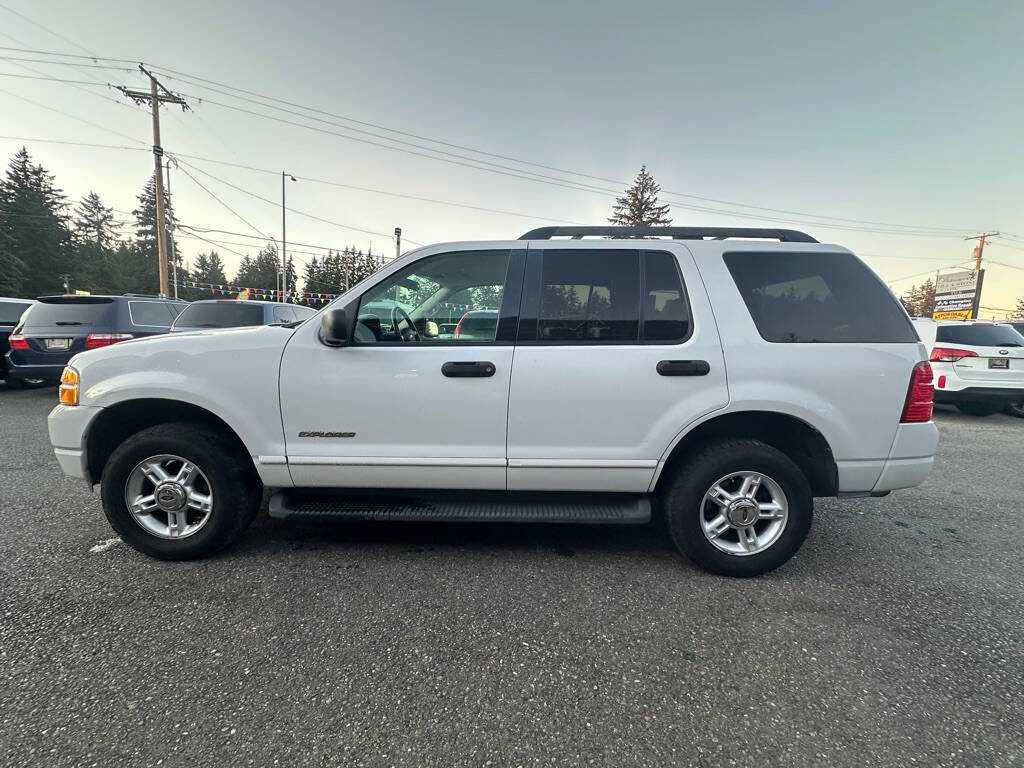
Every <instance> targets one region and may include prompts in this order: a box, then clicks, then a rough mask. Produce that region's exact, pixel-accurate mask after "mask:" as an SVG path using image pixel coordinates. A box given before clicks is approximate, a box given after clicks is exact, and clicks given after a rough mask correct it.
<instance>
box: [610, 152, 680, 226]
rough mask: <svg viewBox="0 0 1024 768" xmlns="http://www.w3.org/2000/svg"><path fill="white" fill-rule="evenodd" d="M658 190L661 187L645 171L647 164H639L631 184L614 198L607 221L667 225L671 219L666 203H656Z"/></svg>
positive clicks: (627, 223) (627, 224)
mask: <svg viewBox="0 0 1024 768" xmlns="http://www.w3.org/2000/svg"><path fill="white" fill-rule="evenodd" d="M660 192H661V187H660V186H658V184H656V183H655V181H654V177H653V176H651V174H650V173H648V172H647V166H646V165H642V166H640V173H638V174H637V175H636V179H635V180H634V181H633V184H632V185H631V186H630V187H628V188H627V189H626V192H625V194H624V195H623V196H622V197H619V198H617V199H616V200H615V205H614V206H612V215H611V216H610V217H609V218H608V223H610V224H617V225H620V226H624V227H649V226H656V225H657V226H661V225H664V226H668V225H669V224H671V223H672V219H670V218H668V214H669V207H668V205H659V204H658V194H659V193H660Z"/></svg>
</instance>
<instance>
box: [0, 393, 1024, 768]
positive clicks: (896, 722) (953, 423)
mask: <svg viewBox="0 0 1024 768" xmlns="http://www.w3.org/2000/svg"><path fill="white" fill-rule="evenodd" d="M53 400H54V394H53V392H52V391H47V392H17V391H9V390H5V389H4V388H3V387H2V386H0V764H2V765H5V766H8V765H10V766H20V765H26V766H28V765H31V766H49V765H61V766H64V765H67V766H71V765H75V766H77V765H98V766H112V765H122V764H123V765H158V764H160V765H171V766H177V765H210V766H213V765H216V766H245V765H260V766H263V765H282V766H297V765H307V764H308V765H316V766H321V765H323V766H327V765H366V766H392V765H394V766H433V765H437V766H456V765H458V766H461V765H466V766H487V765H493V766H506V765H508V766H533V765H544V766H550V765H600V766H630V765H656V766H667V765H694V766H726V765H728V766H732V765H735V766H766V765H795V766H810V765H828V766H846V765H856V766H880V765H893V766H896V765H899V766H907V765H919V766H946V765H972V766H993V767H995V766H1022V765H1024V651H1022V640H1024V600H1022V595H1021V587H1022V585H1024V562H1022V557H1021V551H1022V541H1024V533H1022V532H1024V527H1022V525H1021V522H1022V517H1021V507H1020V499H1021V498H1022V497H1024V474H1022V473H1021V466H1022V459H1024V441H1022V437H1024V422H1020V421H1016V420H1013V419H1010V418H1008V417H1004V416H995V417H992V418H988V419H975V418H968V417H964V416H960V415H959V414H956V413H953V412H944V413H942V414H940V415H939V417H938V420H939V423H940V425H941V428H942V433H943V440H942V446H941V457H940V461H939V464H938V471H937V472H936V473H935V475H934V476H933V477H932V479H931V480H930V481H929V483H928V484H927V485H926V486H925V487H923V488H921V489H918V490H916V491H912V492H905V493H902V494H894V495H893V496H891V497H890V498H888V499H878V500H862V501H846V502H843V503H841V504H840V503H838V502H831V501H830V502H823V503H821V504H820V505H819V508H818V516H817V519H816V522H815V526H814V529H813V530H812V532H811V536H810V539H809V540H808V542H807V544H806V545H805V546H804V549H803V550H802V551H801V553H800V554H799V555H798V556H797V557H796V559H795V560H794V561H792V562H791V563H789V564H788V565H787V566H785V567H784V568H782V569H781V570H779V571H777V572H776V573H774V574H772V575H770V576H767V577H764V578H760V579H756V580H749V581H736V580H729V579H723V578H719V577H715V576H711V575H708V574H705V573H703V572H700V571H697V570H695V569H694V568H692V567H691V566H689V565H687V564H686V563H684V562H683V561H681V560H680V559H679V558H678V557H677V556H676V555H675V554H674V553H673V552H672V551H670V549H669V547H668V546H667V545H666V542H665V540H664V538H663V537H662V536H661V535H660V533H659V531H658V530H657V529H655V528H653V527H651V528H646V527H645V528H637V529H626V530H623V529H620V528H576V527H557V528H556V527H514V526H454V525H445V526H441V525H429V526H427V525H417V526H404V527H403V526H391V527H389V526H379V525H373V526H368V525H339V524H336V525H331V526H328V527H316V526H312V525H310V524H308V523H306V524H299V523H295V522H282V521H276V520H270V519H268V518H266V517H261V519H260V520H259V521H258V522H257V523H256V524H255V525H254V526H253V528H252V529H251V531H250V533H249V535H248V536H247V538H246V539H245V541H244V542H243V544H242V545H241V546H240V547H238V548H236V549H234V550H232V551H231V552H229V553H227V554H225V555H223V556H221V557H219V558H216V559H213V560H210V561H205V562H200V563H183V564H169V563H161V562H157V561H154V560H149V559H147V558H145V557H143V556H141V555H139V554H136V553H135V552H134V551H133V550H130V549H128V548H127V547H126V546H124V545H123V544H120V543H118V542H117V541H116V540H114V541H109V540H110V539H111V537H112V536H113V534H112V533H111V531H110V529H109V528H108V527H107V525H106V522H105V521H104V519H103V515H102V513H101V511H100V508H99V501H98V499H97V498H96V496H93V495H90V494H89V493H88V491H87V490H86V489H85V488H84V487H83V486H81V485H79V484H78V483H76V482H74V481H72V480H69V479H67V478H64V477H63V476H62V475H61V474H60V473H59V471H58V469H57V465H56V463H55V461H54V459H53V457H52V455H51V454H50V451H49V447H48V444H47V440H46V435H45V426H44V417H45V414H46V412H47V411H48V410H49V408H50V406H51V404H52V402H53Z"/></svg>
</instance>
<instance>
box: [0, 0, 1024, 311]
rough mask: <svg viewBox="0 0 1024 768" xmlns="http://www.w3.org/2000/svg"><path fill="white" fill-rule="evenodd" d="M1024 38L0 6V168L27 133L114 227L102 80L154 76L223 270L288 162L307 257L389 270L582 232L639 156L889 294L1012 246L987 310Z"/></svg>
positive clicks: (651, 11)
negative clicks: (813, 246) (846, 257)
mask: <svg viewBox="0 0 1024 768" xmlns="http://www.w3.org/2000/svg"><path fill="white" fill-rule="evenodd" d="M1022 28H1024V4H1022V3H1019V2H985V1H983V0H982V1H980V2H972V3H963V2H945V1H944V0H929V1H928V2H910V1H908V2H899V3H893V2H891V0H889V1H887V2H856V3H821V2H774V3H766V2H755V1H751V2H729V1H728V0H723V1H722V2H706V3H704V2H701V3H696V2H680V1H678V0H676V1H672V0H665V1H663V2H643V1H641V0H636V1H634V2H631V3H623V2H614V3H611V2H605V1H604V0H588V1H586V2H553V1H552V0H541V1H535V0H517V2H514V3H507V2H506V3H492V2H480V1H479V0H477V1H476V2H453V1H452V0H434V1H433V2H431V3H422V2H412V1H411V0H410V1H403V2H390V1H389V0H376V1H375V2H328V1H327V0H317V1H315V2H314V1H309V2H296V3H280V2H270V1H269V0H250V1H249V2H245V3H240V2H211V1H210V0H206V1H205V2H201V1H199V0H180V1H179V2H177V3H174V4H170V5H168V4H156V3H139V2H137V0H135V1H134V2H127V0H125V1H122V0H96V1H95V2H92V3H81V2H70V1H69V0H48V1H47V2H46V3H40V2H38V1H37V0H0V46H6V47H7V48H6V49H2V50H0V136H4V137H17V138H0V156H2V158H3V160H4V162H6V160H8V159H9V158H10V156H11V155H13V153H14V152H16V151H17V150H18V149H19V148H20V147H21V146H22V145H25V146H27V147H28V149H29V151H30V153H31V154H32V156H33V158H34V159H35V161H36V162H40V163H42V164H43V165H44V166H45V167H46V168H47V169H48V170H50V171H51V172H53V173H54V174H55V175H56V180H57V183H58V184H59V186H61V187H62V188H63V189H64V190H65V192H66V193H67V194H68V195H69V197H71V198H72V199H77V198H79V197H81V196H82V195H84V194H86V193H87V192H89V191H90V190H95V191H96V192H97V193H98V194H99V195H100V197H101V198H102V199H103V200H104V201H105V202H106V204H107V205H111V206H113V207H114V208H115V209H117V210H118V211H121V212H122V213H121V214H119V215H121V216H123V217H125V218H130V211H131V209H132V208H133V207H135V204H136V199H135V197H136V195H137V194H138V192H139V190H140V189H141V188H142V186H143V184H144V183H145V182H146V180H147V179H148V177H149V175H150V174H151V173H152V169H153V159H152V155H151V154H149V153H148V152H147V151H146V150H147V149H148V148H149V147H150V145H151V144H152V134H151V119H150V114H149V111H148V107H145V106H136V105H133V104H131V103H129V102H128V101H127V99H125V98H124V97H123V96H122V95H121V94H120V93H119V92H117V91H116V90H113V89H112V88H109V87H108V86H107V84H108V83H110V84H114V85H126V86H129V87H132V88H146V87H148V80H144V79H143V77H142V75H141V73H139V72H138V70H137V69H136V66H135V65H136V63H137V62H139V61H142V62H145V63H146V65H147V67H149V68H151V69H152V71H154V72H155V73H157V74H158V75H159V77H160V79H161V82H162V83H163V84H164V85H166V86H167V87H168V88H171V89H173V90H175V91H177V92H179V93H183V94H185V95H186V99H187V100H188V102H189V104H190V106H191V111H189V112H184V113H183V112H181V111H180V110H179V109H178V108H174V107H166V108H164V110H163V111H162V117H161V120H162V134H163V135H162V144H163V146H164V148H165V149H166V150H167V151H168V152H170V153H176V154H178V155H192V156H193V157H194V158H196V157H198V158H204V159H203V160H198V159H185V158H183V157H179V159H181V160H185V162H186V163H189V164H190V165H189V166H184V165H183V166H181V167H180V170H178V171H175V170H172V172H171V187H172V193H173V197H174V203H175V209H176V213H177V216H178V219H179V220H180V221H181V222H183V223H185V224H187V225H189V226H191V227H195V228H199V229H218V230H225V231H227V232H234V233H239V235H227V234H218V233H207V234H206V235H205V236H206V237H208V238H212V239H217V240H221V241H223V244H222V245H219V246H216V248H217V250H218V252H219V253H220V254H221V256H222V257H223V258H224V260H225V262H226V263H227V264H228V266H229V270H228V271H229V273H230V272H232V271H233V270H234V268H235V267H236V266H237V263H238V260H239V258H240V257H239V254H240V253H249V254H255V252H256V251H257V250H258V248H259V247H260V244H261V241H265V238H266V237H272V238H275V239H277V238H280V235H281V211H280V196H281V179H280V175H279V174H280V171H282V170H284V171H287V172H288V173H289V174H293V175H294V176H295V177H296V178H297V179H298V180H297V181H295V182H288V188H287V199H288V205H289V207H291V208H294V209H295V211H296V212H295V213H289V214H288V220H287V239H288V241H289V243H302V244H304V245H302V246H300V245H292V246H290V248H289V250H290V252H292V253H293V254H294V255H295V257H296V259H297V260H299V264H300V267H301V263H302V261H305V260H308V259H309V258H310V257H311V255H312V254H314V253H317V252H319V251H320V248H321V247H335V248H338V247H344V246H348V245H354V246H356V247H358V248H362V249H364V250H365V249H367V248H370V247H371V246H372V248H373V250H374V251H375V252H382V251H383V252H385V253H387V254H392V253H393V251H394V241H393V237H392V232H393V230H394V228H395V227H396V226H398V227H401V228H402V230H403V239H404V243H403V246H411V245H413V244H427V243H432V242H440V241H448V240H469V239H509V238H515V237H518V236H519V235H520V234H522V233H523V232H525V231H526V230H528V229H531V228H533V227H535V226H543V225H546V224H551V223H556V222H563V223H577V224H603V223H605V219H606V217H607V216H608V215H609V213H610V209H611V205H612V202H613V198H614V195H615V194H616V193H621V191H622V189H623V188H624V187H625V185H626V184H628V183H629V182H630V181H631V180H632V179H633V177H634V176H635V175H636V173H637V171H638V170H639V168H640V166H641V164H646V165H647V167H648V169H649V170H650V171H651V172H652V173H653V175H654V177H655V179H656V180H657V182H658V183H659V184H660V185H661V186H662V190H663V191H662V199H663V201H671V207H672V216H673V219H674V221H673V223H674V224H676V225H684V226H686V225H690V226H692V225H730V226H788V227H791V228H796V229H802V230H804V231H806V232H808V233H810V234H812V235H813V236H815V237H817V238H818V239H819V240H821V241H823V242H832V243H838V244H840V245H843V246H846V247H848V248H850V249H852V250H854V251H855V252H857V253H858V254H859V255H860V256H861V257H862V258H864V259H865V261H867V262H868V263H869V264H870V265H871V266H872V267H873V268H874V269H875V270H876V271H878V273H879V274H880V275H881V276H882V277H883V279H885V280H886V281H887V282H890V283H891V285H892V287H893V289H894V290H895V291H896V292H897V293H900V292H902V291H904V290H906V289H907V288H909V287H910V285H911V284H913V283H919V282H921V281H922V280H924V279H926V278H927V277H928V276H929V275H931V276H934V274H935V272H936V270H937V269H940V268H947V267H952V266H954V265H957V264H960V265H964V264H966V263H967V262H969V260H970V257H971V251H972V248H973V246H974V243H973V242H968V241H965V240H964V237H965V236H967V235H973V234H976V233H978V232H981V231H985V230H991V231H995V230H998V231H1000V232H1003V233H1006V234H1004V235H1002V236H1000V237H996V238H992V239H991V240H990V245H989V246H987V247H986V250H985V256H986V268H987V273H986V280H985V293H984V295H983V298H982V305H983V306H985V307H990V308H992V309H990V310H987V311H986V312H985V313H983V315H1002V312H1000V311H999V310H1000V309H1005V308H1012V307H1013V306H1014V303H1015V301H1016V299H1017V298H1018V297H1024V184H1022V179H1024V174H1022V171H1024V143H1022V141H1021V135H1022V128H1024V99H1021V94H1022V93H1024V56H1022V55H1021V49H1020V40H1021V37H1020V33H1021V29H1022ZM14 48H23V49H32V50H37V51H45V52H48V53H46V54H37V53H26V52H22V51H17V50H12V49H14ZM57 53H63V54H76V55H80V56H85V55H90V56H96V57H107V58H109V59H125V60H126V61H125V62H121V63H118V62H111V61H107V60H103V61H99V62H98V63H99V64H102V65H109V66H111V67H120V68H123V69H112V68H99V67H97V66H95V63H96V62H93V61H90V60H89V59H73V58H71V57H61V56H56V55H53V54H57ZM13 58H21V59H30V58H31V59H37V61H31V62H29V61H20V62H15V61H13V60H12V59H13ZM54 61H64V62H75V63H77V64H79V65H80V66H77V67H71V66H65V65H60V64H54V63H50V62H54ZM30 69H31V70H35V71H30ZM39 73H41V74H39ZM9 75H18V77H11V76H9ZM25 75H30V76H32V77H45V78H62V79H70V80H77V81H81V82H79V83H74V84H72V83H61V82H55V81H53V80H50V79H28V78H27V77H21V76H25ZM197 78H202V79H205V80H207V81H215V82H216V83H219V84H223V85H226V86H229V87H230V89H231V90H228V89H225V88H223V87H222V86H221V85H212V84H210V83H209V82H205V83H204V82H201V81H200V80H197ZM86 82H88V83H89V84H85V83H86ZM212 89H217V90H219V91H222V93H217V92H215V91H214V90H212ZM233 89H244V90H247V91H250V92H251V93H252V94H258V96H253V95H247V94H243V93H240V92H239V91H237V90H233ZM268 97H269V98H274V99H281V100H284V101H287V102H291V103H292V104H294V105H299V106H287V105H284V104H282V103H281V102H269V101H267V98H268ZM242 98H245V99H257V100H258V102H259V103H253V102H252V101H243V100H241V99H242ZM213 102H219V103H213ZM223 105H230V106H231V107H234V108H229V107H226V106H223ZM276 107H282V108H283V109H287V110H291V112H292V113H288V112H284V111H280V110H279V109H277V108H276ZM310 108H312V109H315V110H320V111H319V112H310V111H308V110H309V109H310ZM241 110H248V112H244V111H241ZM254 113H256V114H254ZM294 113H299V114H294ZM374 126H377V127H374ZM314 129H315V130H314ZM396 131H401V132H404V133H402V134H400V133H396ZM43 139H46V140H55V141H77V142H86V143H93V144H106V145H116V146H119V147H134V148H137V149H110V148H100V147H77V146H68V145H60V144H54V143H46V142H44V141H41V140H43ZM396 142H406V143H405V144H400V143H396ZM438 142H445V144H441V143H438ZM452 145H456V146H452ZM400 150H403V151H400ZM441 152H445V153H449V154H447V155H444V154H439V153H441ZM483 153H490V154H483ZM213 161H217V162H213ZM523 161H527V162H528V163H533V164H534V165H528V164H524V162H523ZM224 163H234V164H237V165H245V166H252V167H254V168H258V169H264V170H263V171H258V170H256V171H254V170H248V169H244V168H239V167H235V166H232V165H226V164H224ZM469 166H475V167H469ZM543 166H547V167H543ZM555 169H557V170H555ZM268 171H269V172H268ZM186 173H188V174H191V176H192V177H194V180H193V179H192V178H189V176H187V175H186ZM204 174H212V176H210V175H204ZM275 174H277V175H275ZM580 174H585V175H580ZM524 176H526V177H529V178H522V177H524ZM595 177H597V178H595ZM314 179H316V180H319V181H313V180H314ZM197 182H198V183H197ZM322 182H331V183H330V184H328V183H322ZM199 184H202V185H203V186H205V187H206V190H204V189H203V188H202V187H201V186H199ZM339 184H341V185H349V186H348V187H344V186H337V185H339ZM232 185H233V186H232ZM353 187H357V188H359V189H356V188H353ZM567 187H568V188H567ZM580 187H588V188H589V189H581V188H580ZM595 187H596V188H597V189H594V188H595ZM207 190H208V191H207ZM369 190H375V191H369ZM211 193H212V195H211ZM383 193H388V194H383ZM214 195H215V196H216V198H219V200H220V202H218V200H217V199H216V198H215V197H214ZM254 195H258V196H260V197H262V198H265V200H260V199H257V198H256V197H254ZM399 195H405V196H406V197H400V196H399ZM412 198H424V199H412ZM425 199H430V200H438V201H443V202H444V203H456V204H458V205H449V204H440V203H437V202H427V201H426V200H425ZM708 199H711V200H714V201H717V202H710V201H709V200H708ZM684 206H687V207H684ZM750 206H756V207H750ZM480 208H487V209H492V211H484V210H479V209H480ZM694 208H698V209H700V208H703V209H713V210H693V209H694ZM765 208H771V209H777V210H776V211H774V212H773V211H767V210H764V209H765ZM780 210H781V211H785V212H778V211H780ZM298 211H301V212H302V213H298ZM493 211H500V212H493ZM303 214H305V215H303ZM851 220H859V221H851ZM863 222H874V223H863ZM360 230H362V231H360ZM866 230H891V231H866ZM191 231H192V232H193V233H194V232H195V230H191ZM178 243H179V247H180V249H181V250H182V252H183V254H184V256H185V258H186V259H187V260H191V259H193V258H194V257H195V255H196V254H197V253H200V252H206V251H209V250H210V248H211V246H210V245H209V244H208V243H206V242H203V241H201V240H197V239H194V238H193V237H188V236H186V234H185V232H184V231H182V232H179V238H178ZM228 243H230V244H228ZM238 243H247V244H248V245H247V246H246V245H238ZM313 246H316V247H313ZM405 249H406V248H405V247H403V250H405ZM235 252H237V253H235Z"/></svg>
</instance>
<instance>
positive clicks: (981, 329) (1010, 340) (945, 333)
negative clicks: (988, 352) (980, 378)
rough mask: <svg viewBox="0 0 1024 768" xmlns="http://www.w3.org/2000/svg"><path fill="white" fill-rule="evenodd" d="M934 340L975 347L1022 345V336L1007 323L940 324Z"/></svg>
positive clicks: (1023, 337) (1023, 338) (1023, 339)
mask: <svg viewBox="0 0 1024 768" xmlns="http://www.w3.org/2000/svg"><path fill="white" fill-rule="evenodd" d="M935 341H936V342H940V341H945V342H947V343H948V344H967V345H971V346H975V347H1024V336H1021V335H1020V334H1019V333H1017V331H1015V330H1014V329H1013V327H1012V326H1009V325H940V326H939V327H938V329H937V330H936V334H935Z"/></svg>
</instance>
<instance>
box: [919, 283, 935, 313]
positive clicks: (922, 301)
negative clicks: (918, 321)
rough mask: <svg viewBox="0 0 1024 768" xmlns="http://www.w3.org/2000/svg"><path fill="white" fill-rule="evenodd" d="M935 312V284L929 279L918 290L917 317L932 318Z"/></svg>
mask: <svg viewBox="0 0 1024 768" xmlns="http://www.w3.org/2000/svg"><path fill="white" fill-rule="evenodd" d="M934 310H935V283H934V282H933V281H932V279H931V278H930V277H929V278H928V279H927V280H925V281H924V282H923V283H921V287H920V288H919V289H918V294H917V315H918V317H931V316H932V312H933V311H934Z"/></svg>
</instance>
